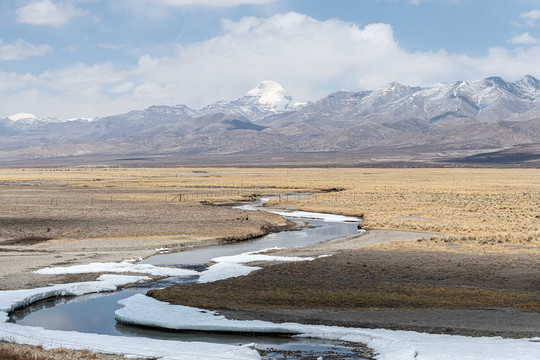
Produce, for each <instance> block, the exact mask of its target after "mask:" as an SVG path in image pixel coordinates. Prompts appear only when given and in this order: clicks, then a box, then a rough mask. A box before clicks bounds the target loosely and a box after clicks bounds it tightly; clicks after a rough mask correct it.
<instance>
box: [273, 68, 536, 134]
mask: <svg viewBox="0 0 540 360" xmlns="http://www.w3.org/2000/svg"><path fill="white" fill-rule="evenodd" d="M538 116H540V81H539V80H538V79H536V78H534V77H532V76H530V75H527V76H525V77H524V78H522V79H521V80H518V81H515V82H506V81H505V80H503V79H501V78H499V77H490V78H486V79H483V80H476V81H457V82H454V83H448V84H447V83H440V84H436V85H433V86H430V87H410V86H406V85H402V84H399V83H397V82H393V83H390V84H388V85H387V86H385V87H383V88H381V89H377V90H372V91H363V92H344V91H342V92H337V93H333V94H330V95H328V96H327V97H325V98H323V99H321V100H319V101H317V102H315V103H313V104H311V105H309V106H306V107H305V108H303V109H300V110H299V111H296V112H294V113H290V114H284V115H282V116H280V117H279V119H277V120H276V119H268V120H269V121H273V122H275V121H278V122H280V123H283V122H286V121H307V122H310V123H314V124H324V123H327V122H328V121H331V122H332V123H333V124H334V125H340V124H341V125H342V126H348V125H351V124H359V123H366V122H376V123H381V122H393V121H402V120H408V119H420V120H423V121H427V122H429V123H437V122H441V121H449V120H453V119H473V120H476V121H481V122H492V121H500V120H516V121H519V120H528V119H531V118H534V117H538ZM263 122H264V123H265V121H263Z"/></svg>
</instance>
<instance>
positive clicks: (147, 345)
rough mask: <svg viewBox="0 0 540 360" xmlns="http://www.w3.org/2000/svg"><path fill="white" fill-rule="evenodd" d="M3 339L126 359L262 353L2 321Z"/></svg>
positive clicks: (197, 359) (204, 359) (232, 358)
mask: <svg viewBox="0 0 540 360" xmlns="http://www.w3.org/2000/svg"><path fill="white" fill-rule="evenodd" d="M0 339H3V340H6V341H14V342H17V343H19V344H29V345H36V346H42V347H43V348H44V349H46V350H48V349H56V348H63V349H70V350H91V351H96V352H100V353H104V354H117V355H124V356H125V357H126V358H135V357H136V358H153V359H160V360H215V359H220V360H256V359H260V356H259V353H258V352H257V351H256V350H254V349H252V348H251V347H249V346H232V345H219V344H211V343H203V342H180V341H167V340H154V339H149V338H142V337H124V336H111V335H98V334H85V333H80V332H76V331H58V330H45V329H43V328H38V327H30V326H21V325H16V324H0Z"/></svg>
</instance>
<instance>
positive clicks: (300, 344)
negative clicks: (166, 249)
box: [10, 213, 360, 359]
mask: <svg viewBox="0 0 540 360" xmlns="http://www.w3.org/2000/svg"><path fill="white" fill-rule="evenodd" d="M291 215H294V216H299V214H297V213H293V214H291ZM308 215H309V214H308ZM313 215H317V214H311V216H307V217H316V216H313ZM302 216H305V215H304V214H302ZM285 217H287V218H290V219H294V220H298V219H301V220H304V221H307V222H308V223H309V227H307V228H304V229H302V230H299V231H285V232H280V233H273V234H269V235H266V236H264V237H261V238H259V239H255V240H251V241H246V242H239V243H231V244H226V245H219V246H210V247H204V248H196V249H193V250H189V251H184V252H179V253H170V254H162V255H156V256H152V257H149V258H147V259H145V260H143V261H142V262H143V263H146V264H152V265H158V266H165V265H167V266H175V267H182V268H188V269H192V270H196V271H202V270H204V269H205V265H204V264H207V263H209V262H210V261H211V259H213V258H216V257H220V256H229V255H237V254H242V253H246V252H252V251H257V250H263V249H268V248H274V247H279V248H285V247H293V246H304V245H309V244H314V243H319V242H322V241H326V240H330V239H334V238H339V237H344V236H348V235H351V234H355V233H357V232H358V229H357V223H356V222H331V221H322V220H316V219H311V218H309V219H306V218H298V217H291V216H285ZM197 281H198V276H196V275H195V276H182V277H172V278H167V279H163V280H159V281H155V282H152V283H148V284H144V285H140V286H137V287H132V288H128V289H125V290H122V291H118V292H115V293H112V294H111V293H108V294H90V295H85V296H78V297H71V298H54V299H49V300H44V301H41V302H38V303H35V304H33V305H31V306H29V307H26V308H24V309H21V310H17V311H15V312H13V313H12V314H11V316H10V321H11V322H15V323H17V324H20V325H26V326H38V327H43V328H45V329H51V330H67V331H78V332H83V333H95V334H108V335H121V336H143V337H148V338H154V339H164V340H182V341H203V342H209V343H221V344H246V343H252V342H254V343H257V348H258V349H259V350H262V351H264V352H263V359H271V358H273V359H302V358H313V359H317V358H322V359H360V357H358V356H357V355H356V354H355V353H354V351H353V350H352V349H351V348H350V347H349V346H347V344H340V343H329V342H328V341H322V340H310V339H295V338H290V337H277V336H262V335H237V334H212V333H200V332H199V333H194V332H173V331H164V330H158V329H149V328H143V327H136V326H128V325H123V324H120V323H117V322H116V320H115V317H114V312H115V311H116V310H117V309H119V308H120V306H119V305H118V304H117V302H118V301H119V300H121V299H125V298H128V297H130V296H133V295H135V294H138V293H142V294H144V293H146V292H147V291H148V290H149V289H155V288H163V287H166V286H170V285H174V284H188V283H195V282H197Z"/></svg>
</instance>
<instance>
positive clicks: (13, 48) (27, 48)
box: [0, 39, 53, 60]
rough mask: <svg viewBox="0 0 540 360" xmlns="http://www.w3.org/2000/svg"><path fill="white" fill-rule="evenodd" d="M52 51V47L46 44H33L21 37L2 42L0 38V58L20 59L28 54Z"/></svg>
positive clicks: (41, 53)
mask: <svg viewBox="0 0 540 360" xmlns="http://www.w3.org/2000/svg"><path fill="white" fill-rule="evenodd" d="M52 52H53V49H52V47H51V46H50V45H47V44H42V45H34V44H31V43H29V42H27V41H25V40H22V39H17V40H15V41H14V42H12V43H10V44H4V43H3V42H2V39H0V60H22V59H27V58H28V57H30V56H42V55H46V54H49V53H52Z"/></svg>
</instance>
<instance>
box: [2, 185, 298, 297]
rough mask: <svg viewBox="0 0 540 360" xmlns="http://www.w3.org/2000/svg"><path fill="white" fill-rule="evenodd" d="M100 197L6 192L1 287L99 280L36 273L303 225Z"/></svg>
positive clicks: (53, 190)
mask: <svg viewBox="0 0 540 360" xmlns="http://www.w3.org/2000/svg"><path fill="white" fill-rule="evenodd" d="M121 192H122V190H116V193H115V196H117V197H118V198H120V196H121ZM92 196H96V197H97V196H102V197H103V196H104V195H103V194H101V195H100V193H97V192H95V189H72V188H69V187H62V186H56V187H54V186H51V187H45V186H41V187H39V188H34V187H29V188H26V187H24V186H9V187H0V197H2V198H3V199H5V201H3V204H2V207H0V261H1V262H2V266H1V267H0V290H15V289H23V288H35V287H41V286H46V285H47V284H51V283H55V284H58V283H66V282H73V281H86V280H94V279H95V278H97V277H98V276H99V275H100V274H92V275H88V274H82V275H80V276H76V277H74V276H64V275H50V276H44V275H36V274H33V273H32V271H34V270H37V269H40V268H44V267H49V266H69V265H78V264H88V263H92V262H119V261H123V260H126V259H134V258H139V257H140V258H145V257H148V256H151V255H154V254H156V253H157V252H158V250H157V249H163V248H167V249H169V250H170V251H171V252H174V251H183V250H185V249H188V248H191V247H194V246H205V245H214V244H219V243H223V242H231V241H242V240H246V239H252V238H255V237H258V236H262V235H265V234H268V233H269V232H273V231H280V230H285V229H288V228H291V227H295V226H298V225H297V224H293V223H291V222H287V221H285V220H284V219H283V218H282V217H281V216H278V215H275V214H270V213H267V212H262V211H249V212H248V211H244V210H235V209H231V208H228V207H219V206H208V205H203V204H201V203H198V202H165V201H163V200H162V201H161V202H158V201H155V199H152V201H125V200H114V201H110V199H111V197H108V199H109V200H107V201H106V200H101V201H97V200H94V199H93V198H92ZM125 196H127V195H126V194H124V197H125ZM19 198H20V200H15V199H19ZM49 199H53V200H49ZM56 199H58V201H57V200H56Z"/></svg>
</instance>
